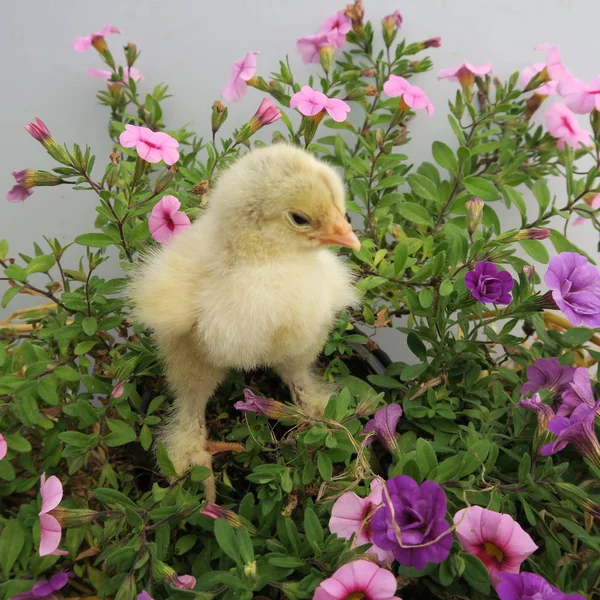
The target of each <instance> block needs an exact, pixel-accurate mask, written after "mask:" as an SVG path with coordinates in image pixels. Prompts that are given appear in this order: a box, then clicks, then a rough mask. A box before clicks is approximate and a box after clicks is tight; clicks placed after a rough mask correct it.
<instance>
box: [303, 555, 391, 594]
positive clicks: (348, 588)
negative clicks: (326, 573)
mask: <svg viewBox="0 0 600 600" xmlns="http://www.w3.org/2000/svg"><path fill="white" fill-rule="evenodd" d="M397 587H398V586H397V584H396V578H395V577H394V575H392V573H390V571H388V570H387V569H382V568H381V567H378V566H377V565H376V564H374V563H372V562H368V561H366V560H355V561H354V562H350V563H347V564H345V565H344V566H343V567H340V568H339V569H338V570H337V571H336V572H335V573H334V574H333V576H332V577H330V578H329V579H326V580H325V581H322V582H321V585H320V586H319V587H318V588H317V589H316V590H315V595H314V596H313V600H348V599H354V598H365V600H366V599H368V600H400V598H398V596H394V593H395V592H396V589H397Z"/></svg>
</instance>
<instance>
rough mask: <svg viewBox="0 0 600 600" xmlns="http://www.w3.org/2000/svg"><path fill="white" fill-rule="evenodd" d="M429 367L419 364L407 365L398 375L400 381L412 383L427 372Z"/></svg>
mask: <svg viewBox="0 0 600 600" xmlns="http://www.w3.org/2000/svg"><path fill="white" fill-rule="evenodd" d="M428 366H429V365H427V364H421V365H408V366H407V367H404V369H402V372H401V373H400V379H402V381H412V380H413V379H417V378H418V377H419V376H421V375H422V374H423V373H425V371H427V368H428Z"/></svg>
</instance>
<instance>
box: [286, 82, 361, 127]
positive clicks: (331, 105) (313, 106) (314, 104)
mask: <svg viewBox="0 0 600 600" xmlns="http://www.w3.org/2000/svg"><path fill="white" fill-rule="evenodd" d="M290 108H298V110H299V111H300V112H301V113H302V114H303V115H304V116H305V117H314V116H315V115H317V114H319V113H323V111H325V112H327V114H329V116H330V117H331V118H332V119H333V120H334V121H337V122H338V123H340V122H342V121H345V120H346V118H347V117H348V114H347V113H349V112H350V107H349V106H348V105H347V104H346V103H345V102H344V101H343V100H340V99H339V98H328V97H327V96H326V95H325V94H323V92H318V91H317V90H313V88H311V87H309V86H308V85H305V86H303V87H302V89H301V90H300V91H299V92H296V93H295V94H294V95H293V96H292V98H291V99H290Z"/></svg>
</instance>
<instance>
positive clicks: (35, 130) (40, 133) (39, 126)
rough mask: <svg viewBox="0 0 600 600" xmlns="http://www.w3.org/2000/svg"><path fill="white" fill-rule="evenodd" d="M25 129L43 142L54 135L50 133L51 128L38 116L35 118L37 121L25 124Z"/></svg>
mask: <svg viewBox="0 0 600 600" xmlns="http://www.w3.org/2000/svg"><path fill="white" fill-rule="evenodd" d="M25 131H27V133H28V134H29V135H31V136H32V137H33V138H34V139H35V140H37V141H38V142H41V143H42V144H43V143H44V142H46V141H47V140H48V139H50V138H51V137H52V136H51V135H50V130H49V129H48V128H47V127H46V124H45V123H44V121H42V120H41V119H38V118H37V117H36V118H35V122H31V123H29V124H28V125H25Z"/></svg>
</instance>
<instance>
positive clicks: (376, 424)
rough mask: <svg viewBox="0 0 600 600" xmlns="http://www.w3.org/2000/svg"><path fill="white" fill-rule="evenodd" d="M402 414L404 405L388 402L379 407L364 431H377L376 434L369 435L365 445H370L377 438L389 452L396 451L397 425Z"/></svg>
mask: <svg viewBox="0 0 600 600" xmlns="http://www.w3.org/2000/svg"><path fill="white" fill-rule="evenodd" d="M401 416H402V407H401V406H400V405H399V404H388V405H387V406H384V407H383V408H381V409H379V410H378V411H377V412H376V413H375V416H374V417H373V418H372V419H371V420H370V421H368V422H367V424H366V425H365V427H364V429H363V433H370V432H375V435H374V436H369V437H368V438H367V439H366V440H365V441H364V445H365V446H368V445H369V444H372V443H373V440H374V439H375V438H377V439H378V440H379V441H380V442H381V443H382V444H383V445H384V446H385V447H386V448H387V450H388V451H389V452H392V453H393V452H395V451H396V449H397V445H396V427H397V426H398V421H399V420H400V417H401Z"/></svg>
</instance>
